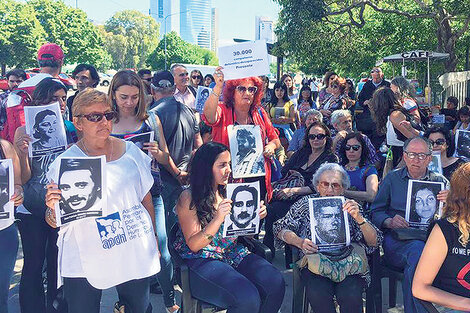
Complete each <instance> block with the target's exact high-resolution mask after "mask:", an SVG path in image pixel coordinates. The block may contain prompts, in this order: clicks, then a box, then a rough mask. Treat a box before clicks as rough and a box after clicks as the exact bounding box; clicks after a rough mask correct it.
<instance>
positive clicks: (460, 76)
mask: <svg viewBox="0 0 470 313" xmlns="http://www.w3.org/2000/svg"><path fill="white" fill-rule="evenodd" d="M466 81H470V71H465V72H450V73H445V74H442V75H441V76H439V83H440V84H441V86H442V87H443V88H444V89H446V88H448V87H450V86H452V85H454V84H458V83H462V82H466Z"/></svg>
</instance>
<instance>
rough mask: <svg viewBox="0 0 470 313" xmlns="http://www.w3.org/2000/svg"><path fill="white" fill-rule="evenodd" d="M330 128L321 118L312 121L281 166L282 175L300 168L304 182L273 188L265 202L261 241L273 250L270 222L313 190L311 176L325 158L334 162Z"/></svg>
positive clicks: (335, 159) (334, 156)
mask: <svg viewBox="0 0 470 313" xmlns="http://www.w3.org/2000/svg"><path fill="white" fill-rule="evenodd" d="M331 145H332V140H331V137H330V130H329V129H328V127H327V126H326V125H325V124H323V123H322V122H313V123H312V124H311V125H310V126H309V127H308V128H307V130H306V131H305V137H304V144H303V146H302V148H301V149H300V150H298V151H297V152H295V153H294V154H293V155H292V156H291V157H290V158H289V161H287V163H286V165H284V167H283V168H282V177H283V178H284V177H286V176H287V175H288V174H289V173H290V171H292V170H294V171H297V172H299V173H300V174H301V175H302V177H303V178H304V182H305V183H304V186H302V187H292V188H283V189H281V190H279V191H278V192H276V194H275V198H274V199H273V201H271V203H270V204H269V205H268V215H267V216H266V224H265V230H266V234H265V236H264V240H263V243H264V244H265V245H267V246H268V247H269V248H270V249H271V251H272V252H273V253H274V251H275V250H274V237H273V232H272V231H273V230H272V226H273V224H274V222H275V221H277V220H278V219H280V218H281V217H283V216H284V215H286V213H287V212H288V211H289V208H290V206H291V205H292V204H294V202H295V201H296V200H298V199H299V197H300V196H303V195H307V194H310V193H313V192H315V187H314V186H313V185H312V176H313V174H314V173H315V172H316V171H317V170H318V168H319V167H320V165H321V164H322V163H325V162H329V163H337V162H338V158H337V157H336V155H334V154H333V152H332V150H331Z"/></svg>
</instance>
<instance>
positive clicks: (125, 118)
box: [108, 71, 179, 312]
mask: <svg viewBox="0 0 470 313" xmlns="http://www.w3.org/2000/svg"><path fill="white" fill-rule="evenodd" d="M151 88H152V86H151ZM144 95H145V93H144V88H143V84H142V81H141V79H140V77H139V76H138V75H136V74H135V73H134V72H133V71H120V72H118V73H117V74H116V75H114V76H113V80H112V81H111V84H110V86H109V91H108V96H109V98H108V99H109V101H111V103H112V107H113V110H114V111H116V112H117V117H116V119H114V120H113V131H112V134H111V135H112V136H114V137H116V138H121V139H127V138H131V137H133V136H136V135H140V134H148V133H153V134H154V138H155V141H153V142H145V143H143V145H144V150H146V151H149V152H150V154H151V155H152V158H153V162H152V176H153V178H154V185H153V187H152V189H151V194H152V200H153V205H154V207H155V218H156V227H157V228H156V232H157V235H158V246H159V248H160V253H161V267H162V270H161V271H160V272H159V273H158V274H157V277H158V281H159V283H160V286H161V287H162V292H163V299H164V302H165V307H167V309H168V310H169V312H173V311H176V310H178V309H179V306H178V305H176V302H175V291H174V288H173V284H172V283H171V281H172V279H173V264H172V262H171V257H170V252H169V251H168V243H167V234H166V224H165V209H164V205H163V199H162V197H161V189H162V180H161V178H160V169H159V164H161V165H165V166H169V153H168V147H167V145H166V141H165V137H164V135H163V129H162V125H161V123H160V119H159V118H158V115H157V114H156V113H155V112H154V111H148V112H146V103H145V101H144Z"/></svg>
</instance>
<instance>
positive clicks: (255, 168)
mask: <svg viewBox="0 0 470 313" xmlns="http://www.w3.org/2000/svg"><path fill="white" fill-rule="evenodd" d="M228 136H229V143H230V154H231V156H232V175H233V178H245V177H256V176H264V175H265V170H264V156H263V143H262V141H261V130H260V127H259V126H258V125H237V126H232V125H230V126H229V127H228Z"/></svg>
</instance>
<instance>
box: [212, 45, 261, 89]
mask: <svg viewBox="0 0 470 313" xmlns="http://www.w3.org/2000/svg"><path fill="white" fill-rule="evenodd" d="M219 65H220V66H222V67H223V68H224V69H223V72H224V78H225V80H230V79H238V78H244V77H251V76H261V75H267V74H269V62H268V49H267V47H266V41H265V40H257V41H250V42H244V43H240V44H236V45H233V46H226V47H220V48H219Z"/></svg>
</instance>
